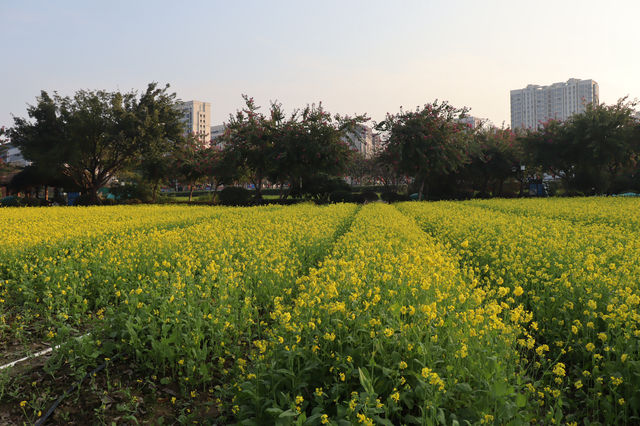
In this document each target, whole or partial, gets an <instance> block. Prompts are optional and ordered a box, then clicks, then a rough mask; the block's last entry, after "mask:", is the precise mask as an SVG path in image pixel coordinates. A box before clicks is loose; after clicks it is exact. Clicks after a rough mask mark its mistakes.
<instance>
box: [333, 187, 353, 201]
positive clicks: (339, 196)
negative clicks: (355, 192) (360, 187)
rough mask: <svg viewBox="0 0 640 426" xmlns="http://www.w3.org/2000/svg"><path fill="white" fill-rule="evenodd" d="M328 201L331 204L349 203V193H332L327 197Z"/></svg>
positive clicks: (342, 191) (340, 191)
mask: <svg viewBox="0 0 640 426" xmlns="http://www.w3.org/2000/svg"><path fill="white" fill-rule="evenodd" d="M329 201H331V202H332V203H348V202H350V201H351V192H349V191H344V190H338V191H333V192H332V193H331V194H330V195H329Z"/></svg>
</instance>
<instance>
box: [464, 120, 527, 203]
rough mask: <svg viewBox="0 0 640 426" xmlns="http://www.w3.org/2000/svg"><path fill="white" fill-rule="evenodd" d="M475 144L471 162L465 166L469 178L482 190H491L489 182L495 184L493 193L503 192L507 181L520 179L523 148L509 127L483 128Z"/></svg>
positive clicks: (476, 137) (479, 131)
mask: <svg viewBox="0 0 640 426" xmlns="http://www.w3.org/2000/svg"><path fill="white" fill-rule="evenodd" d="M474 144H475V147H474V148H475V149H473V150H471V152H472V160H471V163H470V164H469V165H468V166H466V167H465V171H466V172H467V173H466V175H467V176H466V177H467V178H468V179H470V180H472V181H473V182H474V183H476V185H474V186H476V187H477V188H478V189H479V190H480V191H481V192H482V193H488V191H489V184H491V183H493V184H494V186H495V190H494V191H493V195H497V196H501V195H503V185H504V182H505V181H506V180H507V179H509V178H517V176H518V173H519V170H520V165H521V163H522V149H521V145H520V143H519V141H518V139H517V138H516V135H515V133H513V132H512V131H511V129H509V128H498V127H487V128H481V129H479V130H478V131H477V132H475V136H474Z"/></svg>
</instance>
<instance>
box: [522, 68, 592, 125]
mask: <svg viewBox="0 0 640 426" xmlns="http://www.w3.org/2000/svg"><path fill="white" fill-rule="evenodd" d="M590 103H595V104H598V103H599V89H598V83H596V82H595V81H593V80H579V79H577V78H571V79H569V80H567V82H566V83H554V84H552V85H551V86H538V85H536V84H529V85H528V86H527V87H525V88H524V89H517V90H512V91H511V128H512V129H516V128H525V129H536V128H538V127H540V126H541V124H542V123H544V122H545V121H548V120H550V119H556V120H566V119H567V118H569V117H571V116H572V115H573V114H579V113H581V112H584V111H585V110H586V107H587V104H590Z"/></svg>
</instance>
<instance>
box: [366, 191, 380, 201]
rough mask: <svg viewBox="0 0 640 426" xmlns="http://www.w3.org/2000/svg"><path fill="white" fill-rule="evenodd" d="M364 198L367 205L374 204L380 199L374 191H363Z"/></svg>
mask: <svg viewBox="0 0 640 426" xmlns="http://www.w3.org/2000/svg"><path fill="white" fill-rule="evenodd" d="M362 196H363V197H364V199H365V201H366V202H367V203H372V202H374V201H378V200H379V199H380V198H379V197H378V194H377V193H376V192H374V191H362Z"/></svg>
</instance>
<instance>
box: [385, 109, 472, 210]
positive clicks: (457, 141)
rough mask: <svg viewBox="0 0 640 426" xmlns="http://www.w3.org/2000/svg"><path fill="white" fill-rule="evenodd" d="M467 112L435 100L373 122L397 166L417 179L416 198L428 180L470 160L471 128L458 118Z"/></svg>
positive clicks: (421, 195)
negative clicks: (384, 136)
mask: <svg viewBox="0 0 640 426" xmlns="http://www.w3.org/2000/svg"><path fill="white" fill-rule="evenodd" d="M466 112H467V109H465V108H463V109H458V108H455V107H453V106H451V105H449V104H448V103H447V102H446V101H445V102H441V103H438V101H437V100H436V101H435V102H433V103H432V104H426V105H425V106H424V107H422V108H419V107H418V108H416V109H415V111H408V112H404V111H402V110H401V111H400V112H399V113H398V114H395V115H392V114H387V116H386V118H385V120H384V121H382V122H381V123H379V124H378V125H377V126H376V128H377V130H379V131H382V132H383V134H385V135H386V138H385V140H384V144H385V149H387V150H388V152H389V156H390V157H392V158H394V160H393V161H396V162H397V167H398V170H399V171H400V172H402V173H405V174H407V175H409V176H412V177H413V178H414V181H415V182H416V183H417V187H418V199H419V200H422V199H423V196H424V195H425V194H426V193H427V192H428V184H429V183H430V182H434V181H435V180H436V179H439V178H442V176H446V175H448V174H450V173H452V172H455V171H456V170H457V169H458V168H459V167H460V166H462V165H463V164H465V163H467V162H468V161H469V152H468V149H469V140H470V135H471V132H469V131H468V128H467V127H466V126H465V125H463V124H461V123H460V122H459V119H460V118H463V117H464V114H465V113H466Z"/></svg>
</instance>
